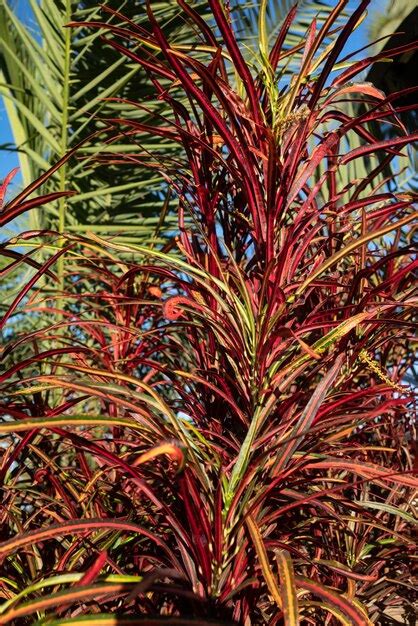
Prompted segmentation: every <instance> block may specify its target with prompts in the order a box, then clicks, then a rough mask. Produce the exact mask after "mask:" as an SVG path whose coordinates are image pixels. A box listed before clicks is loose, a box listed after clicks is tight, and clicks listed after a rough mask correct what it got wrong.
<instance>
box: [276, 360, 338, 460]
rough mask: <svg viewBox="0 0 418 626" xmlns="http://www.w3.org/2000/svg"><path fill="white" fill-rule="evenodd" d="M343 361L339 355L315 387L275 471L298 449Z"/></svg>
mask: <svg viewBox="0 0 418 626" xmlns="http://www.w3.org/2000/svg"><path fill="white" fill-rule="evenodd" d="M343 359H344V355H343V354H340V355H339V356H338V357H337V359H336V360H335V363H334V364H333V366H332V367H331V369H330V370H329V371H328V372H327V373H326V374H325V376H324V378H323V379H322V380H321V382H320V383H319V384H318V385H317V386H316V388H315V391H314V392H313V394H312V397H311V399H310V400H309V402H308V404H307V405H306V407H305V410H304V411H303V412H302V415H301V416H300V418H299V419H298V421H297V423H296V425H295V426H294V428H293V429H292V432H291V433H290V436H289V437H288V442H287V444H286V445H285V446H284V449H283V452H282V453H281V455H280V458H279V459H278V462H277V465H276V467H275V471H280V470H281V469H283V468H284V467H285V466H286V465H287V463H288V461H289V459H290V458H291V457H292V454H293V452H294V451H295V450H296V448H297V447H298V445H299V443H300V441H301V437H303V433H306V432H307V431H308V429H309V427H310V426H311V424H312V422H313V420H314V419H315V415H316V414H317V412H318V410H319V407H320V406H321V404H322V403H323V401H324V399H325V397H326V395H327V392H328V390H329V388H330V387H331V386H332V384H333V382H334V380H335V379H336V377H337V375H338V372H339V371H340V367H341V363H342V362H343Z"/></svg>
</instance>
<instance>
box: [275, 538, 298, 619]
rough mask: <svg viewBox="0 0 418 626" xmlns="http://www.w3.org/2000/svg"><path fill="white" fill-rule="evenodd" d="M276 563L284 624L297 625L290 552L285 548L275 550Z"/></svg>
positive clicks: (294, 583)
mask: <svg viewBox="0 0 418 626" xmlns="http://www.w3.org/2000/svg"><path fill="white" fill-rule="evenodd" d="M276 560H277V565H278V567H279V578H280V593H281V597H282V603H283V607H282V608H283V616H284V623H285V626H298V625H299V610H298V597H297V593H296V581H295V573H294V570H293V562H292V557H291V556H290V553H289V552H288V551H287V550H277V552H276Z"/></svg>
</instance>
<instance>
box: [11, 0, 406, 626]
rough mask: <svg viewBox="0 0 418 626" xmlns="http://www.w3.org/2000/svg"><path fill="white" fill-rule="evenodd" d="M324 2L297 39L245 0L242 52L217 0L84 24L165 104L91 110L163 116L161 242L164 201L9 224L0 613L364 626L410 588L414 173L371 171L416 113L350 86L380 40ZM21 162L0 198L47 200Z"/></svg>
mask: <svg viewBox="0 0 418 626" xmlns="http://www.w3.org/2000/svg"><path fill="white" fill-rule="evenodd" d="M343 4H344V3H338V5H336V7H335V9H334V10H333V11H331V13H330V15H329V16H328V17H327V19H326V20H325V22H323V23H322V24H321V25H320V26H319V27H318V25H317V23H316V21H312V23H311V25H310V27H309V29H308V32H307V34H306V37H304V38H303V40H302V41H301V42H299V43H297V44H296V45H294V46H292V47H289V45H288V43H287V41H288V40H287V38H286V35H287V33H288V30H289V28H290V26H291V23H292V21H293V20H294V18H295V13H296V9H292V10H291V12H290V13H289V15H288V17H287V19H286V20H285V21H284V23H283V26H282V27H281V29H280V32H279V33H278V36H277V38H276V40H275V42H274V44H273V45H272V46H270V48H268V45H267V43H268V42H267V39H266V34H265V29H264V27H263V19H264V17H263V16H264V13H265V9H266V3H265V2H263V3H262V4H261V9H260V50H259V53H258V55H257V58H256V61H253V60H252V59H248V58H244V56H243V53H242V49H241V48H240V46H239V45H238V43H237V38H236V36H235V33H234V29H233V26H232V21H233V20H232V18H231V14H230V13H229V11H228V6H227V5H223V4H222V3H221V2H220V1H219V0H208V5H209V7H210V10H211V12H212V16H213V23H211V22H210V21H209V22H207V21H204V20H203V19H202V18H201V17H200V16H199V15H198V14H197V13H196V12H195V11H194V10H193V8H192V7H191V6H190V5H188V4H186V3H185V2H183V1H182V0H179V6H180V8H181V10H182V12H183V16H184V19H185V20H188V21H189V23H190V32H191V33H192V34H193V37H194V40H193V41H191V42H190V44H189V45H187V46H186V45H181V46H178V47H177V46H176V44H175V42H174V43H172V42H170V41H169V40H167V38H166V36H165V32H164V30H162V29H161V28H160V27H159V23H158V21H157V20H156V19H155V17H154V12H153V7H152V3H148V5H147V10H148V17H149V28H148V30H147V29H145V28H144V27H143V26H140V27H139V26H136V25H135V24H134V23H132V22H129V21H126V20H124V18H123V16H121V15H119V14H117V13H114V12H113V13H112V15H113V17H114V18H115V19H116V22H115V20H114V21H113V22H111V24H109V22H106V24H104V23H101V22H100V23H92V22H90V23H89V26H90V27H91V28H93V27H96V26H97V27H104V26H105V27H106V28H107V29H108V30H109V31H110V32H111V34H112V38H111V39H110V40H109V42H110V45H112V46H114V47H115V48H116V49H117V50H119V51H120V52H121V53H122V54H125V55H127V56H128V57H129V58H130V59H131V61H133V62H135V63H139V64H140V65H141V66H142V67H143V68H144V70H145V71H146V72H147V74H148V76H149V78H150V80H151V81H152V84H153V85H154V88H155V98H158V99H159V100H160V101H162V102H163V103H164V104H165V111H166V112H165V114H164V115H160V114H158V115H156V116H153V115H152V112H151V113H150V115H149V119H148V120H145V121H144V120H143V118H141V120H140V121H138V120H136V119H135V118H134V117H133V116H132V117H131V118H130V119H119V118H114V119H111V120H109V119H108V120H107V125H108V126H107V131H106V133H107V140H108V141H109V142H112V141H114V140H116V141H119V140H120V138H121V136H125V137H129V138H130V140H131V141H135V142H138V143H139V144H140V145H141V143H145V142H146V137H147V136H149V135H151V136H152V135H154V136H155V135H160V136H161V138H162V148H161V151H160V152H159V153H157V154H154V153H152V154H148V152H147V150H146V147H145V146H144V148H143V150H142V153H141V158H140V161H141V163H142V164H143V165H144V167H145V166H148V167H150V168H156V169H158V170H159V171H161V172H162V173H163V174H164V176H165V179H166V180H167V184H168V186H169V191H168V196H167V202H166V205H167V206H166V210H167V211H168V212H170V211H174V210H175V211H176V213H177V215H178V231H177V233H173V232H171V233H168V234H167V235H166V236H165V237H164V238H163V239H161V237H160V230H161V224H162V221H163V219H164V213H163V217H162V219H161V220H160V223H159V224H157V225H156V227H155V230H148V231H147V237H148V240H147V241H146V240H144V244H143V245H137V244H129V243H120V242H118V241H115V240H113V239H112V238H111V237H108V238H106V239H101V238H99V237H98V236H96V235H90V236H86V237H81V236H76V235H66V236H65V237H63V236H62V234H61V233H54V232H52V231H49V232H41V233H40V232H29V233H25V234H22V235H21V236H20V237H16V238H14V239H13V240H11V241H9V242H6V243H5V244H3V246H2V251H3V252H4V253H5V254H6V255H9V256H10V255H14V256H13V260H12V261H11V263H10V264H9V265H8V268H7V269H8V270H10V271H11V270H12V269H15V268H16V267H17V266H24V264H29V265H31V266H32V278H31V279H30V280H29V281H28V282H27V285H26V286H25V287H23V288H22V289H21V290H20V291H19V295H18V296H17V297H16V298H15V300H14V301H13V302H12V303H11V304H10V305H8V306H7V310H6V313H5V315H4V318H3V321H4V323H5V321H6V320H7V319H9V318H10V317H11V316H12V315H17V314H18V313H17V311H18V310H19V309H18V306H19V305H21V309H20V310H21V311H23V313H24V315H25V316H27V317H29V319H31V320H33V330H31V331H27V330H25V332H24V333H22V334H21V335H20V336H13V337H12V338H10V340H9V341H8V343H7V344H6V346H5V348H4V350H3V355H4V357H5V362H6V368H5V372H4V374H3V375H2V378H1V381H2V384H3V385H4V387H3V390H4V391H3V394H4V398H5V400H4V402H3V403H2V405H1V411H2V415H3V422H2V423H1V425H0V432H1V433H2V434H3V437H4V445H5V452H4V455H3V462H2V474H1V475H2V481H3V483H2V488H3V493H4V496H3V509H2V517H1V524H2V532H3V536H4V541H3V542H2V543H1V544H0V555H1V558H2V559H3V565H2V568H3V574H2V576H3V577H2V587H3V591H2V593H3V596H4V598H5V602H4V604H3V608H2V613H1V620H2V623H5V624H6V623H16V624H18V623H19V624H20V623H22V624H29V623H34V622H33V619H35V617H34V616H35V615H36V616H37V617H38V620H39V621H38V622H36V623H48V624H65V623H70V622H71V623H73V622H74V623H77V622H78V623H80V624H81V623H86V620H87V621H89V620H90V621H91V622H92V623H94V624H96V623H97V624H125V623H126V624H128V623H138V624H140V623H144V624H164V623H167V624H188V623H191V624H192V623H196V624H200V625H204V624H237V625H238V624H243V625H246V626H247V625H250V624H254V625H256V624H260V625H261V624H271V625H274V624H285V625H286V626H291V625H294V624H298V623H300V624H337V623H343V624H347V625H349V624H350V625H351V624H359V625H360V624H361V625H365V624H371V623H383V621H382V620H384V614H385V611H386V610H387V609H388V608H390V607H391V606H396V605H401V606H403V607H406V608H407V607H408V606H409V605H410V595H411V591H410V589H411V584H412V583H411V579H410V566H411V559H412V549H413V540H412V534H411V526H412V523H413V517H412V513H411V509H412V498H413V489H414V487H416V484H417V483H416V480H415V479H414V477H413V475H412V456H413V454H412V450H411V433H412V409H413V391H412V389H411V388H410V387H408V386H407V385H406V384H405V383H404V382H403V381H404V379H405V376H406V375H407V373H408V371H409V370H410V367H411V362H412V347H411V341H412V329H413V304H414V298H413V287H414V285H413V268H414V266H415V265H416V261H414V258H413V254H412V241H411V237H410V232H411V231H410V228H409V226H408V225H409V224H410V223H411V222H412V220H413V219H414V200H415V196H414V194H413V193H412V192H409V191H405V190H402V189H401V188H400V187H399V186H397V185H396V184H393V183H394V182H395V183H396V178H395V177H393V179H391V180H388V178H387V176H386V172H387V171H388V170H387V168H388V167H389V166H390V165H391V164H392V165H394V166H395V167H396V165H397V164H398V163H399V161H400V158H401V156H400V155H401V154H402V153H401V152H400V150H402V148H404V147H405V146H407V145H408V144H410V143H411V142H412V141H416V139H417V137H418V135H412V136H411V135H408V134H406V133H405V129H404V128H403V126H402V123H401V121H400V119H399V116H398V113H399V111H398V110H397V108H396V98H397V97H399V94H397V95H396V94H395V95H394V94H392V95H390V96H385V95H384V94H382V93H381V92H379V91H378V90H377V89H375V88H374V87H373V86H372V85H370V84H367V83H364V82H358V83H355V82H353V79H354V78H355V77H356V76H357V75H358V74H359V73H360V72H361V71H362V70H363V69H364V68H365V67H367V66H368V65H369V64H371V63H372V62H373V61H375V60H376V59H378V58H379V55H377V57H370V58H366V59H364V60H362V61H359V62H353V61H351V60H350V59H342V60H341V59H340V56H341V51H342V49H343V47H344V45H345V42H346V40H347V38H348V37H349V35H350V34H351V32H352V31H353V29H354V28H355V26H356V24H357V23H358V21H359V19H360V18H361V15H362V14H363V12H364V9H365V6H366V5H367V2H361V3H359V6H358V8H357V9H356V10H355V11H354V12H353V14H352V15H351V16H350V17H349V18H348V19H346V21H345V22H344V23H343V25H340V22H339V21H337V20H340V19H341V17H342V5H343ZM330 42H332V43H330ZM408 49H409V48H408ZM405 51H406V48H405V47H403V48H398V49H395V50H392V52H391V53H390V55H389V56H393V55H396V54H401V53H404V52H405ZM387 55H388V53H387V52H385V56H387ZM247 57H248V55H247ZM254 64H256V68H255V69H254V67H253V65H254ZM295 64H298V70H297V71H295V69H294V66H295ZM289 67H291V68H293V69H292V71H289ZM336 70H340V71H338V72H337V71H336ZM162 81H163V82H162ZM167 83H169V86H168V87H167ZM124 104H126V103H124ZM132 106H133V107H138V109H140V108H141V107H142V106H144V105H143V103H135V102H133V103H132ZM151 111H152V110H151ZM371 122H373V124H374V125H375V127H376V126H379V125H380V126H382V127H384V126H385V125H386V124H388V123H390V124H393V125H395V126H397V128H398V131H399V132H398V135H397V136H396V137H395V138H394V137H392V138H391V139H389V140H385V139H381V138H380V139H379V138H377V136H376V135H374V134H372V132H371V131H370V129H369V127H368V125H369V123H371ZM164 139H169V140H170V142H172V141H177V142H178V143H179V144H180V145H181V146H182V149H183V151H182V156H181V157H177V156H176V157H172V156H170V154H169V153H164V148H163V146H164ZM356 142H357V143H356ZM353 145H354V146H355V147H353ZM135 158H138V156H136V157H135ZM129 159H130V156H129V155H127V154H126V153H125V154H123V155H121V156H120V157H118V161H121V162H122V165H121V167H122V166H124V165H123V163H124V162H125V163H126V166H127V167H129ZM100 160H101V161H102V163H103V162H106V160H109V157H108V156H106V154H104V155H103V156H102V157H101V159H100ZM110 160H111V161H112V165H114V164H115V163H114V161H115V157H112V158H111V159H110ZM360 164H361V166H360ZM58 166H59V164H58V165H57V166H56V167H58ZM383 172H385V173H383ZM45 176H48V173H47V174H45ZM41 182H42V181H41ZM40 184H41V183H35V184H34V186H33V187H32V188H30V189H28V190H26V191H25V192H23V194H21V196H19V197H18V198H17V199H15V200H14V201H12V202H11V203H9V204H8V205H6V206H5V209H4V221H6V220H7V219H8V218H9V216H10V217H14V216H15V215H16V214H17V213H18V212H21V211H24V210H25V209H27V208H30V207H29V205H27V204H25V203H27V202H29V203H31V202H32V205H31V206H34V204H33V203H36V204H37V205H41V204H42V203H44V202H47V201H49V200H53V198H50V197H46V198H42V197H39V198H37V199H36V200H34V201H33V200H32V201H31V200H29V201H27V200H26V198H27V197H28V196H29V194H30V193H31V192H32V191H33V190H34V189H35V186H39V185H40ZM173 198H174V201H175V203H176V209H174V208H173ZM17 245H18V246H19V248H16V246H17ZM22 247H27V249H28V251H27V252H22ZM45 251H46V252H47V253H49V254H50V256H49V257H48V259H47V260H45ZM62 255H65V271H66V277H65V284H64V291H62V292H60V291H57V289H56V288H55V289H52V288H51V286H52V284H53V283H52V281H53V277H54V274H53V267H54V264H55V263H56V262H57V260H58V258H61V256H62ZM38 257H39V258H38ZM35 285H37V288H36V289H35ZM19 314H20V315H21V314H22V313H19Z"/></svg>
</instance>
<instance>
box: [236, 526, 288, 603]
mask: <svg viewBox="0 0 418 626" xmlns="http://www.w3.org/2000/svg"><path fill="white" fill-rule="evenodd" d="M245 521H246V524H247V528H248V530H249V533H250V535H251V539H252V541H253V544H254V548H255V551H256V553H257V557H258V560H259V563H260V567H261V571H262V572H263V576H264V580H265V581H266V584H267V587H268V590H269V592H270V594H271V595H272V596H273V599H274V601H275V602H276V604H277V606H278V607H279V609H281V608H282V596H281V593H280V589H279V586H278V584H277V581H276V578H275V575H274V574H273V572H272V569H271V566H270V561H269V558H268V556H267V551H266V548H265V546H264V542H263V538H262V536H261V532H260V530H259V528H258V526H257V524H256V523H255V521H254V519H253V518H252V517H251V515H248V516H247V518H246V520H245Z"/></svg>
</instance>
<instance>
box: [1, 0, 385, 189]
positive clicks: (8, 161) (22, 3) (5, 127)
mask: <svg viewBox="0 0 418 626" xmlns="http://www.w3.org/2000/svg"><path fill="white" fill-rule="evenodd" d="M333 1H334V2H335V1H336V0H333ZM13 4H14V5H15V6H16V8H17V12H18V15H19V17H21V18H22V19H24V20H25V21H27V20H30V13H31V11H30V6H29V0H17V2H14V3H13ZM350 4H351V6H352V7H356V6H357V5H358V2H357V1H355V0H352V1H351V3H350ZM382 4H384V2H383V0H372V2H371V3H370V8H369V14H368V16H367V18H366V19H365V20H364V22H363V23H362V24H361V25H360V27H359V28H358V29H357V31H356V32H355V33H354V34H353V35H352V36H351V38H350V40H349V42H348V43H347V46H346V49H345V53H346V54H348V53H349V52H351V51H354V50H356V49H359V48H361V47H362V46H364V45H365V44H366V43H367V30H368V24H369V20H370V15H371V14H373V12H374V11H375V10H376V9H378V7H379V6H382ZM12 141H13V138H12V134H11V131H10V126H9V123H8V121H7V115H6V113H5V109H4V104H3V101H2V99H0V144H7V143H11V142H12ZM17 165H18V159H17V156H16V154H14V153H13V152H8V151H4V150H0V181H1V180H2V179H3V178H4V177H5V175H6V174H7V173H8V172H9V171H10V170H11V169H12V168H13V167H16V166H17ZM16 182H18V179H16Z"/></svg>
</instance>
